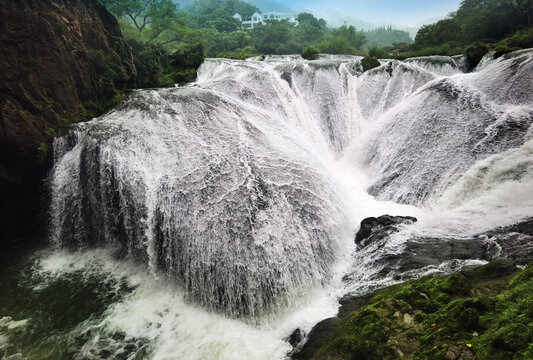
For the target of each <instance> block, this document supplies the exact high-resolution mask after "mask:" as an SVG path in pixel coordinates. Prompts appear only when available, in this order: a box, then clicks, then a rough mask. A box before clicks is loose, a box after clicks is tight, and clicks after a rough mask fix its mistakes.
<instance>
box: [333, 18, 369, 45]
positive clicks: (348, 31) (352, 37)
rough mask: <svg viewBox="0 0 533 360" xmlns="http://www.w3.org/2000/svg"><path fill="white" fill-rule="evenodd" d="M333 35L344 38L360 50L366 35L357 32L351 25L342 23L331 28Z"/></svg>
mask: <svg viewBox="0 0 533 360" xmlns="http://www.w3.org/2000/svg"><path fill="white" fill-rule="evenodd" d="M332 34H333V36H336V37H340V38H343V39H346V41H347V42H348V44H350V46H352V47H354V48H355V49H356V50H360V49H361V47H362V46H363V45H364V44H365V43H366V36H365V34H364V33H360V32H357V29H356V28H355V27H354V26H353V25H350V26H348V25H346V24H345V25H342V26H340V27H338V28H337V29H335V30H333V32H332Z"/></svg>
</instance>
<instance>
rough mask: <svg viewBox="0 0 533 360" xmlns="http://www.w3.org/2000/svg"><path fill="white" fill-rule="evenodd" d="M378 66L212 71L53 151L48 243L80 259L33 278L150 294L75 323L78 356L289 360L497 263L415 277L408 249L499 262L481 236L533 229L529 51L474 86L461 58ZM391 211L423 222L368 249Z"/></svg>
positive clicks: (102, 121) (135, 97)
mask: <svg viewBox="0 0 533 360" xmlns="http://www.w3.org/2000/svg"><path fill="white" fill-rule="evenodd" d="M381 62H382V65H381V66H380V67H378V68H376V69H373V70H370V71H368V72H365V73H363V72H362V67H361V64H360V58H358V57H335V56H328V57H323V58H322V59H321V60H317V61H312V62H308V61H304V60H301V59H298V58H296V57H266V58H256V59H251V60H248V61H232V60H221V59H217V60H215V59H210V60H207V61H206V62H205V63H204V64H203V65H202V67H201V69H200V71H199V77H198V80H197V82H196V83H194V84H191V85H189V86H186V87H180V88H174V89H161V90H143V91H136V92H134V93H133V94H132V95H131V96H130V98H129V99H128V100H127V101H126V103H125V104H124V105H122V106H121V107H119V108H118V109H116V110H113V111H112V112H110V113H108V114H106V115H104V116H102V117H100V118H98V119H95V120H93V121H91V122H88V123H84V124H78V125H76V126H75V127H74V128H73V129H72V131H70V132H69V133H68V134H66V135H65V136H63V137H61V138H58V139H57V140H56V142H55V144H54V148H55V159H56V160H55V165H54V169H53V172H52V174H51V178H50V184H51V191H52V204H51V219H52V221H51V224H52V228H51V237H52V241H53V242H54V243H55V244H56V245H57V246H58V247H66V248H69V249H70V250H75V249H83V250H80V251H79V252H67V253H65V252H64V250H56V252H54V253H52V254H47V255H45V256H44V258H43V259H42V260H41V261H40V262H39V265H38V266H37V269H38V270H37V272H38V273H39V274H41V275H40V276H46V277H47V279H48V278H52V279H54V278H55V277H58V276H62V274H64V273H65V272H66V273H69V272H72V271H79V270H80V268H81V269H82V271H86V272H89V273H91V274H92V273H94V271H95V270H94V266H93V265H94V264H95V263H97V264H99V265H98V266H99V267H100V269H101V270H99V271H101V272H103V273H105V274H114V275H113V276H115V278H117V279H126V280H127V282H128V283H129V284H130V285H131V286H133V287H134V288H136V290H134V291H133V293H132V294H130V295H126V297H125V298H124V299H122V300H117V302H116V303H115V304H114V305H112V306H109V307H108V308H107V310H106V311H105V312H104V313H103V315H102V319H103V320H102V319H101V320H98V321H97V322H96V323H94V322H90V321H89V320H87V321H89V322H88V323H85V324H82V325H80V328H81V329H78V330H77V331H78V332H80V334H83V336H84V338H83V339H84V340H83V341H82V342H83V343H84V345H83V347H82V350H80V352H79V354H78V357H79V358H99V357H105V354H109V352H110V351H111V352H115V353H117V354H118V353H120V354H126V355H127V354H130V355H131V354H141V353H142V354H145V356H148V357H151V358H157V359H173V358H186V359H201V358H205V359H213V358H220V359H245V358H254V359H272V358H282V357H283V356H284V354H286V353H287V352H288V351H289V350H290V346H288V344H287V343H286V342H284V341H283V340H282V339H283V337H285V336H287V335H289V334H290V332H291V330H293V329H294V328H296V327H300V328H302V329H304V330H309V328H310V327H311V326H312V325H313V324H314V323H316V322H317V321H319V320H320V319H322V318H324V317H327V316H332V315H333V314H334V313H335V310H336V306H337V299H338V297H339V296H341V295H343V294H345V293H347V292H348V293H350V292H351V293H362V292H365V291H368V290H370V289H373V288H376V287H379V286H384V285H386V284H389V283H393V282H397V281H399V280H400V279H402V278H410V277H414V276H420V275H421V274H426V273H432V272H449V271H453V270H456V269H458V268H459V267H460V266H464V265H468V264H479V263H482V262H483V261H484V260H485V258H484V257H483V256H478V254H477V253H475V252H472V253H471V255H468V256H464V254H463V255H462V257H461V258H457V259H456V258H453V254H452V255H450V257H449V258H445V259H437V260H436V259H434V258H431V259H430V258H429V257H427V256H426V257H425V258H424V259H425V260H424V261H418V262H417V264H416V266H414V265H413V266H411V267H406V266H405V263H404V262H402V261H403V260H402V259H405V256H404V255H405V254H408V255H409V256H411V257H415V258H416V255H413V254H414V253H415V252H414V250H412V249H415V248H416V249H418V250H417V251H418V252H419V253H424V252H427V251H429V250H427V249H431V248H434V247H435V246H437V245H438V244H440V243H442V241H444V242H446V243H449V242H451V241H455V242H461V241H464V244H477V245H475V246H478V247H480V246H481V247H483V246H485V245H486V246H489V245H490V246H492V247H491V249H494V248H496V247H498V251H499V252H498V254H501V251H500V250H501V248H502V245H501V244H500V243H496V242H495V241H493V240H492V238H491V235H490V234H491V233H490V232H487V231H489V230H491V229H494V228H496V227H498V226H502V225H510V224H513V223H514V222H517V221H519V220H522V219H526V218H529V217H531V216H533V160H532V159H533V157H532V153H533V148H532V147H533V145H532V144H533V130H531V129H532V127H531V124H532V123H533V71H532V70H533V51H532V50H524V51H519V52H515V53H512V54H508V55H506V56H504V57H501V58H499V59H492V58H491V56H488V57H487V58H486V59H484V61H483V62H482V64H481V65H480V66H479V67H478V69H476V71H475V72H473V73H468V74H466V73H464V69H465V67H466V66H465V61H464V59H463V58H460V57H458V58H449V57H426V58H418V59H411V60H408V61H404V62H400V61H395V60H393V61H386V60H382V61H381ZM391 212H392V213H395V214H397V215H414V216H416V217H417V218H418V219H419V221H418V222H417V223H414V224H409V225H404V226H402V227H401V228H400V229H399V231H398V232H396V233H394V234H391V235H390V236H388V237H387V238H386V239H385V240H384V242H383V243H379V244H371V245H370V246H367V247H365V248H361V247H358V246H356V245H355V244H354V241H353V239H354V234H355V231H356V230H357V229H358V224H359V222H360V221H361V220H362V219H363V218H365V217H368V216H377V215H382V214H385V213H391ZM480 244H481V245H480ZM487 244H488V245H487ZM465 246H466V245H465ZM98 249H104V250H98ZM424 249H426V250H424ZM409 252H410V253H409ZM110 254H113V255H110ZM117 254H118V255H119V256H120V258H127V259H130V260H133V261H134V264H135V265H132V264H131V263H129V262H128V261H129V260H127V259H123V260H117V259H116V258H114V257H113V256H116V255H117ZM127 264H129V265H127ZM140 264H146V265H147V266H148V268H149V269H150V270H149V272H143V270H142V269H140V267H141V265H140ZM141 268H142V267H141ZM84 269H85V270H84ZM87 269H89V270H87ZM102 269H103V270H102ZM132 269H134V270H132ZM43 274H44V275H43ZM106 276H108V275H106ZM109 276H111V275H109ZM45 283H46V282H45ZM42 286H45V285H42ZM196 306H200V308H197V307H196ZM139 309H141V310H139ZM232 319H233V320H232ZM235 319H237V320H235ZM87 329H90V330H87ZM117 333H120V334H121V335H120V336H119V337H118V340H117ZM121 339H122V340H121ZM143 344H144V345H143ZM127 349H129V350H127ZM132 349H133V350H132ZM128 356H129V355H128ZM131 356H133V355H131ZM139 356H140V355H139Z"/></svg>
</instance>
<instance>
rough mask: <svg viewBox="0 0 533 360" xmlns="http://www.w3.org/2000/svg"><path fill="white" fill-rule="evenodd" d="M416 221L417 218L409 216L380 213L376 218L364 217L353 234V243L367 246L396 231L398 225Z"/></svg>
mask: <svg viewBox="0 0 533 360" xmlns="http://www.w3.org/2000/svg"><path fill="white" fill-rule="evenodd" d="M416 221H417V219H416V218H415V217H411V216H391V215H382V216H380V217H377V218H375V217H369V218H366V219H364V220H363V221H361V227H360V228H359V231H358V232H357V234H356V235H355V243H356V244H357V245H360V246H363V247H364V246H367V245H368V244H370V243H373V242H376V241H379V240H383V239H384V238H385V237H387V236H388V235H390V234H392V233H393V232H396V231H398V226H399V225H401V224H412V223H414V222H416Z"/></svg>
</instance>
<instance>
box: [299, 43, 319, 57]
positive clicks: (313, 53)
mask: <svg viewBox="0 0 533 360" xmlns="http://www.w3.org/2000/svg"><path fill="white" fill-rule="evenodd" d="M318 54H319V52H318V49H317V48H316V47H314V46H311V45H310V46H307V47H306V48H305V49H304V51H302V57H303V58H304V59H306V60H316V59H318Z"/></svg>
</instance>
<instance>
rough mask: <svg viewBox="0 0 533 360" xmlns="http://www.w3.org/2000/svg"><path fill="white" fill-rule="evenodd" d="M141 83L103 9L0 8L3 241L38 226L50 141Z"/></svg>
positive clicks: (47, 1)
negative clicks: (44, 157)
mask: <svg viewBox="0 0 533 360" xmlns="http://www.w3.org/2000/svg"><path fill="white" fill-rule="evenodd" d="M134 75H135V67H134V65H133V58H132V55H131V50H130V49H129V47H128V46H127V45H126V43H125V42H124V39H123V38H122V34H121V32H120V29H119V26H118V23H117V21H116V19H115V18H114V17H113V16H112V15H111V14H109V13H108V12H107V11H106V10H105V9H104V8H102V7H100V6H98V5H97V4H96V2H95V1H93V0H0V199H1V202H0V229H1V230H0V234H2V235H3V236H0V241H2V239H1V238H4V240H5V238H7V237H9V234H19V235H21V234H24V233H28V232H29V231H30V230H31V229H32V225H35V220H36V219H34V218H33V219H32V217H33V216H34V214H38V213H39V212H38V211H35V210H36V207H38V206H39V203H40V198H39V196H40V195H39V190H38V189H39V186H40V183H41V182H42V179H43V177H44V175H45V173H46V169H47V166H46V164H43V163H42V162H39V161H38V156H39V154H40V155H41V157H42V155H44V153H45V152H46V151H47V150H48V145H47V143H46V141H47V140H49V137H50V136H51V135H52V134H53V133H54V131H55V130H57V129H58V128H60V127H61V126H63V125H66V124H69V123H73V122H77V121H82V120H87V119H89V118H91V117H93V116H96V115H98V114H99V113H101V112H103V111H104V110H106V109H107V108H109V107H111V106H112V105H114V104H116V103H118V102H119V101H120V90H121V89H123V88H124V86H125V85H126V83H127V82H128V80H129V79H130V78H131V77H132V76H134ZM47 138H48V139H47ZM38 148H39V150H38ZM29 221H30V222H34V223H33V224H30V223H28V222H29ZM37 222H38V221H37Z"/></svg>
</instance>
